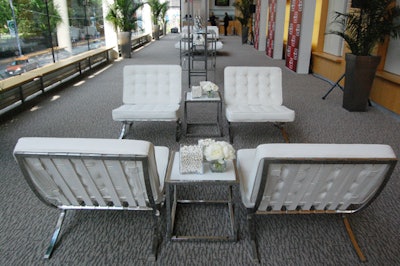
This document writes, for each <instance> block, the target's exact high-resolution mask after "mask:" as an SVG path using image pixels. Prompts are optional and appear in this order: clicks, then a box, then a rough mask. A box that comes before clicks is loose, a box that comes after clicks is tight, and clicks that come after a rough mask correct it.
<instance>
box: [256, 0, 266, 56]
mask: <svg viewBox="0 0 400 266" xmlns="http://www.w3.org/2000/svg"><path fill="white" fill-rule="evenodd" d="M260 2H261V5H260V24H259V25H260V29H259V36H258V51H265V48H266V45H267V34H266V33H267V14H268V1H260Z"/></svg>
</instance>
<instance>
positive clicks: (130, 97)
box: [123, 65, 182, 104]
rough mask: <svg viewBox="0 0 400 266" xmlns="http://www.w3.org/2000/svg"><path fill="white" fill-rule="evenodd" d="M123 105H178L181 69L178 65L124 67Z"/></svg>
mask: <svg viewBox="0 0 400 266" xmlns="http://www.w3.org/2000/svg"><path fill="white" fill-rule="evenodd" d="M123 78H124V84H123V102H124V104H179V103H180V102H181V97H182V96H181V94H182V68H181V66H179V65H129V66H125V67H124V73H123Z"/></svg>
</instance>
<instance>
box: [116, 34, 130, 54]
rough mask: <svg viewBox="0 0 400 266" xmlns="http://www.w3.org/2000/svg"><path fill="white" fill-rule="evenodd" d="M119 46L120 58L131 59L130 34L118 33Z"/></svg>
mask: <svg viewBox="0 0 400 266" xmlns="http://www.w3.org/2000/svg"><path fill="white" fill-rule="evenodd" d="M118 38H119V45H120V49H121V56H122V58H131V57H132V55H131V52H132V39H131V32H120V33H118Z"/></svg>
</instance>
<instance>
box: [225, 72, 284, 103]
mask: <svg viewBox="0 0 400 266" xmlns="http://www.w3.org/2000/svg"><path fill="white" fill-rule="evenodd" d="M224 87H225V91H224V96H225V104H227V105H264V106H267V105H278V106H279V105H282V71H281V69H280V68H279V67H247V66H246V67H240V66H238V67H226V68H225V70H224Z"/></svg>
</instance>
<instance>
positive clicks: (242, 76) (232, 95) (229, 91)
mask: <svg viewBox="0 0 400 266" xmlns="http://www.w3.org/2000/svg"><path fill="white" fill-rule="evenodd" d="M282 101H283V100H282V70H281V69H280V68H279V67H248V66H229V67H226V68H225V70H224V102H225V115H226V119H227V121H228V124H229V138H230V142H232V141H233V132H232V127H231V123H233V122H250V123H253V122H274V123H275V124H276V125H277V126H279V128H280V129H281V131H282V134H283V136H284V138H285V140H286V141H287V142H289V140H288V138H287V135H286V132H285V131H284V129H283V127H282V125H283V123H285V122H293V121H294V117H295V113H294V111H293V110H291V109H289V108H287V107H285V106H284V105H282Z"/></svg>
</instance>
